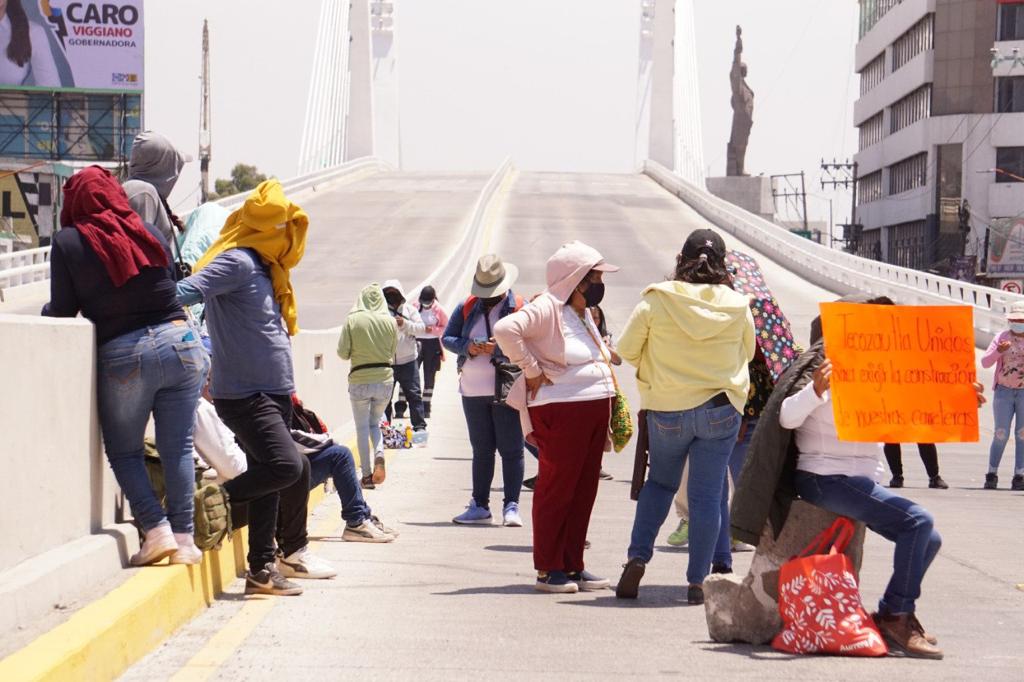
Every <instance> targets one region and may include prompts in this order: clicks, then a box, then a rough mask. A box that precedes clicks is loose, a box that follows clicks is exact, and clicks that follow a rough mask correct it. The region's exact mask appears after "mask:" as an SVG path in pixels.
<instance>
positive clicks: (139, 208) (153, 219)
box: [123, 130, 192, 243]
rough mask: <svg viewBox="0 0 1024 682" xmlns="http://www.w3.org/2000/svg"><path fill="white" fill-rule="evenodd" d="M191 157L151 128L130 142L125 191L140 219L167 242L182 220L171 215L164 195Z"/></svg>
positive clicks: (180, 230)
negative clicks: (130, 151) (151, 226)
mask: <svg viewBox="0 0 1024 682" xmlns="http://www.w3.org/2000/svg"><path fill="white" fill-rule="evenodd" d="M191 160H192V159H191V157H189V156H186V155H184V154H182V153H181V152H179V151H178V150H177V149H175V148H174V145H172V144H171V142H170V140H168V139H167V138H166V137H164V136H163V135H160V134H158V133H154V132H153V131H151V130H147V131H145V132H142V133H139V134H138V135H136V136H135V141H134V142H133V143H132V155H131V158H130V159H129V160H128V179H127V180H126V181H125V182H124V185H123V186H124V192H125V194H127V195H128V203H129V204H130V205H131V207H132V209H134V210H135V212H136V213H138V214H139V216H141V217H142V221H143V222H146V223H149V224H150V225H153V226H154V227H156V228H157V229H158V230H159V231H160V233H161V234H162V235H163V236H164V239H166V240H167V241H168V243H171V242H172V240H174V239H175V233H177V234H184V232H185V224H184V223H183V222H182V221H181V219H180V218H178V216H176V215H174V212H173V211H172V210H171V207H170V205H169V204H168V203H167V198H168V197H169V196H170V195H171V190H172V189H174V185H175V183H177V182H178V176H179V175H180V174H181V169H182V168H183V167H184V165H185V163H186V162H188V161H191ZM174 243H177V242H174Z"/></svg>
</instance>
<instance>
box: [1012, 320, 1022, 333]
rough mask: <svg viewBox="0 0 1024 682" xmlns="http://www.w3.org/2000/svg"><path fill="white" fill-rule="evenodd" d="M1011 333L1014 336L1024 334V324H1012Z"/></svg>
mask: <svg viewBox="0 0 1024 682" xmlns="http://www.w3.org/2000/svg"><path fill="white" fill-rule="evenodd" d="M1010 331H1011V332H1013V333H1014V334H1024V322H1011V323H1010Z"/></svg>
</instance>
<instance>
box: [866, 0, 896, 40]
mask: <svg viewBox="0 0 1024 682" xmlns="http://www.w3.org/2000/svg"><path fill="white" fill-rule="evenodd" d="M901 2H903V0H860V37H861V38H863V37H864V34H865V33H867V32H868V31H870V30H871V29H872V28H874V26H875V24H877V23H878V20H879V19H881V18H882V17H884V16H885V15H886V14H887V13H888V12H889V10H891V9H892V8H893V7H895V6H896V5H898V4H900V3H901Z"/></svg>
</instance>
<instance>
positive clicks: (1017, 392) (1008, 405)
mask: <svg viewBox="0 0 1024 682" xmlns="http://www.w3.org/2000/svg"><path fill="white" fill-rule="evenodd" d="M992 415H993V416H994V417H995V435H994V436H993V437H992V447H990V448H989V451H988V470H989V471H990V472H991V473H996V472H997V471H998V470H999V462H1001V461H1002V459H1003V450H1005V449H1006V442H1007V441H1008V440H1010V433H1013V438H1014V443H1015V450H1014V458H1013V473H1014V474H1024V388H1007V387H1005V386H996V390H995V396H994V397H993V398H992ZM1014 419H1016V421H1014ZM1011 422H1013V424H1014V426H1015V427H1016V429H1017V430H1016V431H1013V432H1011V431H1010V423H1011Z"/></svg>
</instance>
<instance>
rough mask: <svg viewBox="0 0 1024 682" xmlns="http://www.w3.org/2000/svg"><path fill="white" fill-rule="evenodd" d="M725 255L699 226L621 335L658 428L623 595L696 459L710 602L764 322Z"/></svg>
mask: <svg viewBox="0 0 1024 682" xmlns="http://www.w3.org/2000/svg"><path fill="white" fill-rule="evenodd" d="M725 254H726V249H725V242H724V241H723V240H722V237H721V236H720V235H719V234H718V233H716V232H715V231H713V230H707V229H701V230H695V231H694V232H692V233H691V234H690V236H689V237H688V238H687V239H686V243H685V244H683V249H682V252H681V253H680V254H679V255H678V256H677V258H676V272H675V278H674V279H673V280H671V281H668V282H661V283H658V284H652V285H651V286H649V287H647V289H646V290H645V291H644V294H643V300H642V301H641V302H640V303H639V304H638V305H637V307H636V308H635V309H634V310H633V314H632V316H631V317H630V319H629V321H628V322H627V323H626V327H625V329H623V331H622V335H621V337H620V338H619V345H618V352H619V355H621V356H622V359H623V360H625V361H626V362H628V363H629V364H631V365H633V366H634V367H636V368H637V374H636V376H637V384H638V385H639V387H640V396H641V402H642V405H643V408H644V409H646V410H647V428H648V431H649V434H650V472H649V475H648V479H647V482H646V483H645V484H644V487H643V489H642V490H641V491H640V499H639V501H638V502H637V508H636V517H635V518H634V520H633V535H632V539H631V542H630V546H629V552H628V561H627V563H626V564H625V566H624V568H623V572H622V577H621V578H620V579H619V584H618V587H617V589H616V596H618V597H619V598H620V599H635V598H636V596H637V592H638V589H639V585H640V579H641V578H642V577H643V574H644V570H645V567H646V565H647V562H648V561H650V560H651V557H652V556H653V554H654V540H655V537H656V535H657V533H658V531H659V529H660V528H661V525H662V524H663V523H664V522H665V518H666V517H667V516H668V512H669V508H670V507H671V505H672V498H673V497H674V496H675V494H676V491H677V490H678V489H679V482H680V479H681V477H682V472H683V466H684V465H685V464H686V462H687V459H689V466H690V479H689V482H688V484H687V493H688V495H689V498H690V529H691V530H690V533H691V535H690V560H689V561H690V563H689V567H688V568H687V571H686V578H687V581H688V582H689V589H688V591H687V601H688V602H689V603H690V604H702V603H703V602H704V592H703V589H702V587H701V585H702V583H703V582H704V578H706V577H707V574H708V571H709V569H710V566H711V559H712V554H713V553H714V549H715V542H716V540H717V538H718V530H719V524H720V521H721V513H720V506H721V495H722V487H723V485H724V483H725V476H726V467H727V464H728V462H729V454H730V453H731V452H732V447H733V444H734V443H735V442H736V436H737V433H738V432H739V427H740V413H741V412H742V410H743V405H744V403H745V402H746V399H747V391H748V389H749V386H750V377H749V374H748V372H747V363H749V362H750V360H751V359H752V358H753V356H754V320H753V317H752V316H751V314H750V307H749V305H748V302H747V298H746V297H745V296H743V295H742V294H739V293H736V292H735V291H733V290H732V288H731V286H730V278H729V273H728V271H727V270H726V267H725Z"/></svg>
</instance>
